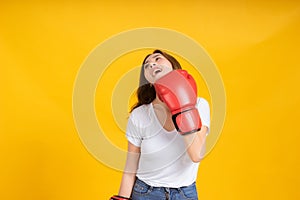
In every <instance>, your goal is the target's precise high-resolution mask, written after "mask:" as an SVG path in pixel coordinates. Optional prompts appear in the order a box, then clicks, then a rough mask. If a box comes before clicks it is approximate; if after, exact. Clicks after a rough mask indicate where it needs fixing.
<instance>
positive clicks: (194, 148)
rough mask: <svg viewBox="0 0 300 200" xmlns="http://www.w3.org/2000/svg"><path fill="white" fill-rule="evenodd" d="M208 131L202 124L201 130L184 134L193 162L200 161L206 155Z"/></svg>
mask: <svg viewBox="0 0 300 200" xmlns="http://www.w3.org/2000/svg"><path fill="white" fill-rule="evenodd" d="M207 131H208V128H207V127H206V126H202V128H201V130H200V131H198V132H196V133H192V134H189V135H185V136H183V137H184V141H185V144H186V146H187V152H188V154H189V156H190V158H191V160H192V161H193V162H200V161H201V159H202V158H203V156H204V153H205V141H206V133H207Z"/></svg>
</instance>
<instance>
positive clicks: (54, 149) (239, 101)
mask: <svg viewBox="0 0 300 200" xmlns="http://www.w3.org/2000/svg"><path fill="white" fill-rule="evenodd" d="M142 27H163V28H169V29H173V30H176V31H178V32H182V33H183V34H186V35H188V36H190V37H192V38H193V39H195V40H196V41H197V42H198V43H200V44H201V45H202V46H203V47H204V48H205V49H206V50H207V52H208V53H209V54H210V56H211V57H212V58H213V60H214V62H215V63H216V64H217V66H218V68H219V71H220V73H221V75H222V78H223V81H224V85H225V89H226V95H227V105H226V106H227V113H226V121H225V125H224V129H223V131H222V134H221V137H220V139H219V141H218V143H217V145H216V146H215V148H214V149H213V151H212V152H211V153H210V154H209V156H208V157H206V158H205V159H204V160H203V162H202V163H201V166H200V170H199V175H198V179H197V185H198V192H199V197H200V199H213V200H215V199H222V200H224V199H228V200H235V199H246V200H247V199H249V200H250V199H251V200H252V199H272V200H274V199H299V198H300V192H299V185H300V172H299V169H300V168H299V166H300V162H299V139H300V134H299V133H300V132H299V127H298V125H299V122H298V119H299V117H300V109H299V106H298V103H299V102H300V95H299V94H298V93H299V89H298V87H299V79H300V68H299V67H300V66H299V55H300V48H299V45H300V39H299V35H300V2H298V1H284V0H275V1H237V0H236V1H234V0H231V1H226V2H225V1H196V0H194V1H192V0H187V1H185V2H184V3H183V2H182V3H178V2H177V1H173V2H172V1H158V2H157V1H111V2H104V1H103V2H101V1H82V2H80V1H44V2H42V1H41V2H38V1H26V2H24V1H9V2H4V1H2V2H1V3H0V59H1V62H0V66H1V68H0V69H1V71H0V92H1V98H0V113H1V114H0V133H1V134H0V158H1V165H0V199H9V200H11V199H26V200H27V199H28V200H29V199H30V200H33V199H43V200H48V199H49V200H52V199H53V200H54V199H55V200H60V199H61V200H63V199H64V200H65V199H74V200H75V199H89V200H92V199H107V198H108V197H109V196H110V195H111V194H115V193H116V192H117V191H118V188H119V182H120V178H121V172H119V171H117V170H113V169H110V168H108V167H106V166H105V165H103V164H101V163H100V162H98V161H97V160H96V159H95V158H94V157H93V156H92V155H91V154H89V153H88V152H87V150H86V149H85V147H84V146H83V145H82V143H81V141H80V139H79V137H78V134H77V132H76V129H75V125H74V121H73V114H72V91H73V84H74V81H75V78H76V75H77V72H78V70H79V68H80V65H81V64H82V62H83V61H84V59H85V58H86V57H87V56H88V54H89V53H90V52H91V51H92V49H94V48H95V47H96V46H97V45H98V44H100V43H101V42H103V41H104V40H106V39H107V38H109V37H111V36H112V35H115V34H117V33H119V32H122V31H126V30H129V29H134V28H142ZM128 42H130V41H128ZM129 62H130V61H129ZM132 62H133V61H132ZM128 65H130V66H132V65H133V63H128ZM122 70H123V69H122ZM99 95H101V94H99V93H97V95H96V98H99ZM103 95H104V96H105V94H103ZM98 106H99V105H96V107H97V108H98ZM122 144H123V143H122V142H120V141H118V142H117V145H119V146H122Z"/></svg>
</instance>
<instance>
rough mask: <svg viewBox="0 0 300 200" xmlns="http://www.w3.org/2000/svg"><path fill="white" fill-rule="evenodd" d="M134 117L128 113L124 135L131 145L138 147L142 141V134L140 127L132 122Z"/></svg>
mask: <svg viewBox="0 0 300 200" xmlns="http://www.w3.org/2000/svg"><path fill="white" fill-rule="evenodd" d="M133 118H134V117H133V116H132V115H130V117H129V119H128V122H127V128H126V137H127V140H128V141H129V142H130V143H132V144H133V145H135V146H137V147H140V146H141V143H142V135H141V130H140V128H139V127H138V126H137V125H136V124H135V123H134V119H133Z"/></svg>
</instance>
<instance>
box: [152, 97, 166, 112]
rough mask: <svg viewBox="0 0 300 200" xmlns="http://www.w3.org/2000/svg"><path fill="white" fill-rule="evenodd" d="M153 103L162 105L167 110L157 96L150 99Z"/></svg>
mask: <svg viewBox="0 0 300 200" xmlns="http://www.w3.org/2000/svg"><path fill="white" fill-rule="evenodd" d="M152 103H153V104H156V105H160V106H162V107H163V108H165V109H166V110H169V108H168V106H167V105H166V104H165V103H164V102H162V101H161V100H160V99H159V98H158V97H157V96H156V98H155V99H154V100H153V101H152Z"/></svg>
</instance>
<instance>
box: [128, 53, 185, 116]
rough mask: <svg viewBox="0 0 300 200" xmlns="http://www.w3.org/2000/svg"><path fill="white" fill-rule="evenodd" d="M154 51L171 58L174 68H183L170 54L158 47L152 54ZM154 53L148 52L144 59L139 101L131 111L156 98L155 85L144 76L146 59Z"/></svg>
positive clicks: (138, 92) (138, 95)
mask: <svg viewBox="0 0 300 200" xmlns="http://www.w3.org/2000/svg"><path fill="white" fill-rule="evenodd" d="M154 53H160V54H161V55H163V56H164V57H165V58H166V59H167V60H169V61H170V63H171V64H172V67H173V69H181V65H180V63H179V62H178V61H177V60H176V59H175V58H174V57H173V56H171V55H170V54H168V53H166V52H164V51H161V50H158V49H156V50H154V51H153V53H152V54H154ZM152 54H148V55H147V56H146V57H145V58H144V60H143V63H142V67H141V72H140V83H139V88H138V89H137V98H138V102H137V103H136V104H135V105H134V106H133V107H132V108H131V110H130V112H132V111H133V110H134V109H135V108H137V107H139V106H141V105H144V104H149V103H151V102H152V101H153V100H154V99H155V98H156V92H155V89H154V87H153V85H152V84H150V83H149V82H148V81H147V79H146V78H145V76H144V64H145V62H146V59H147V58H148V57H149V56H150V55H152Z"/></svg>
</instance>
